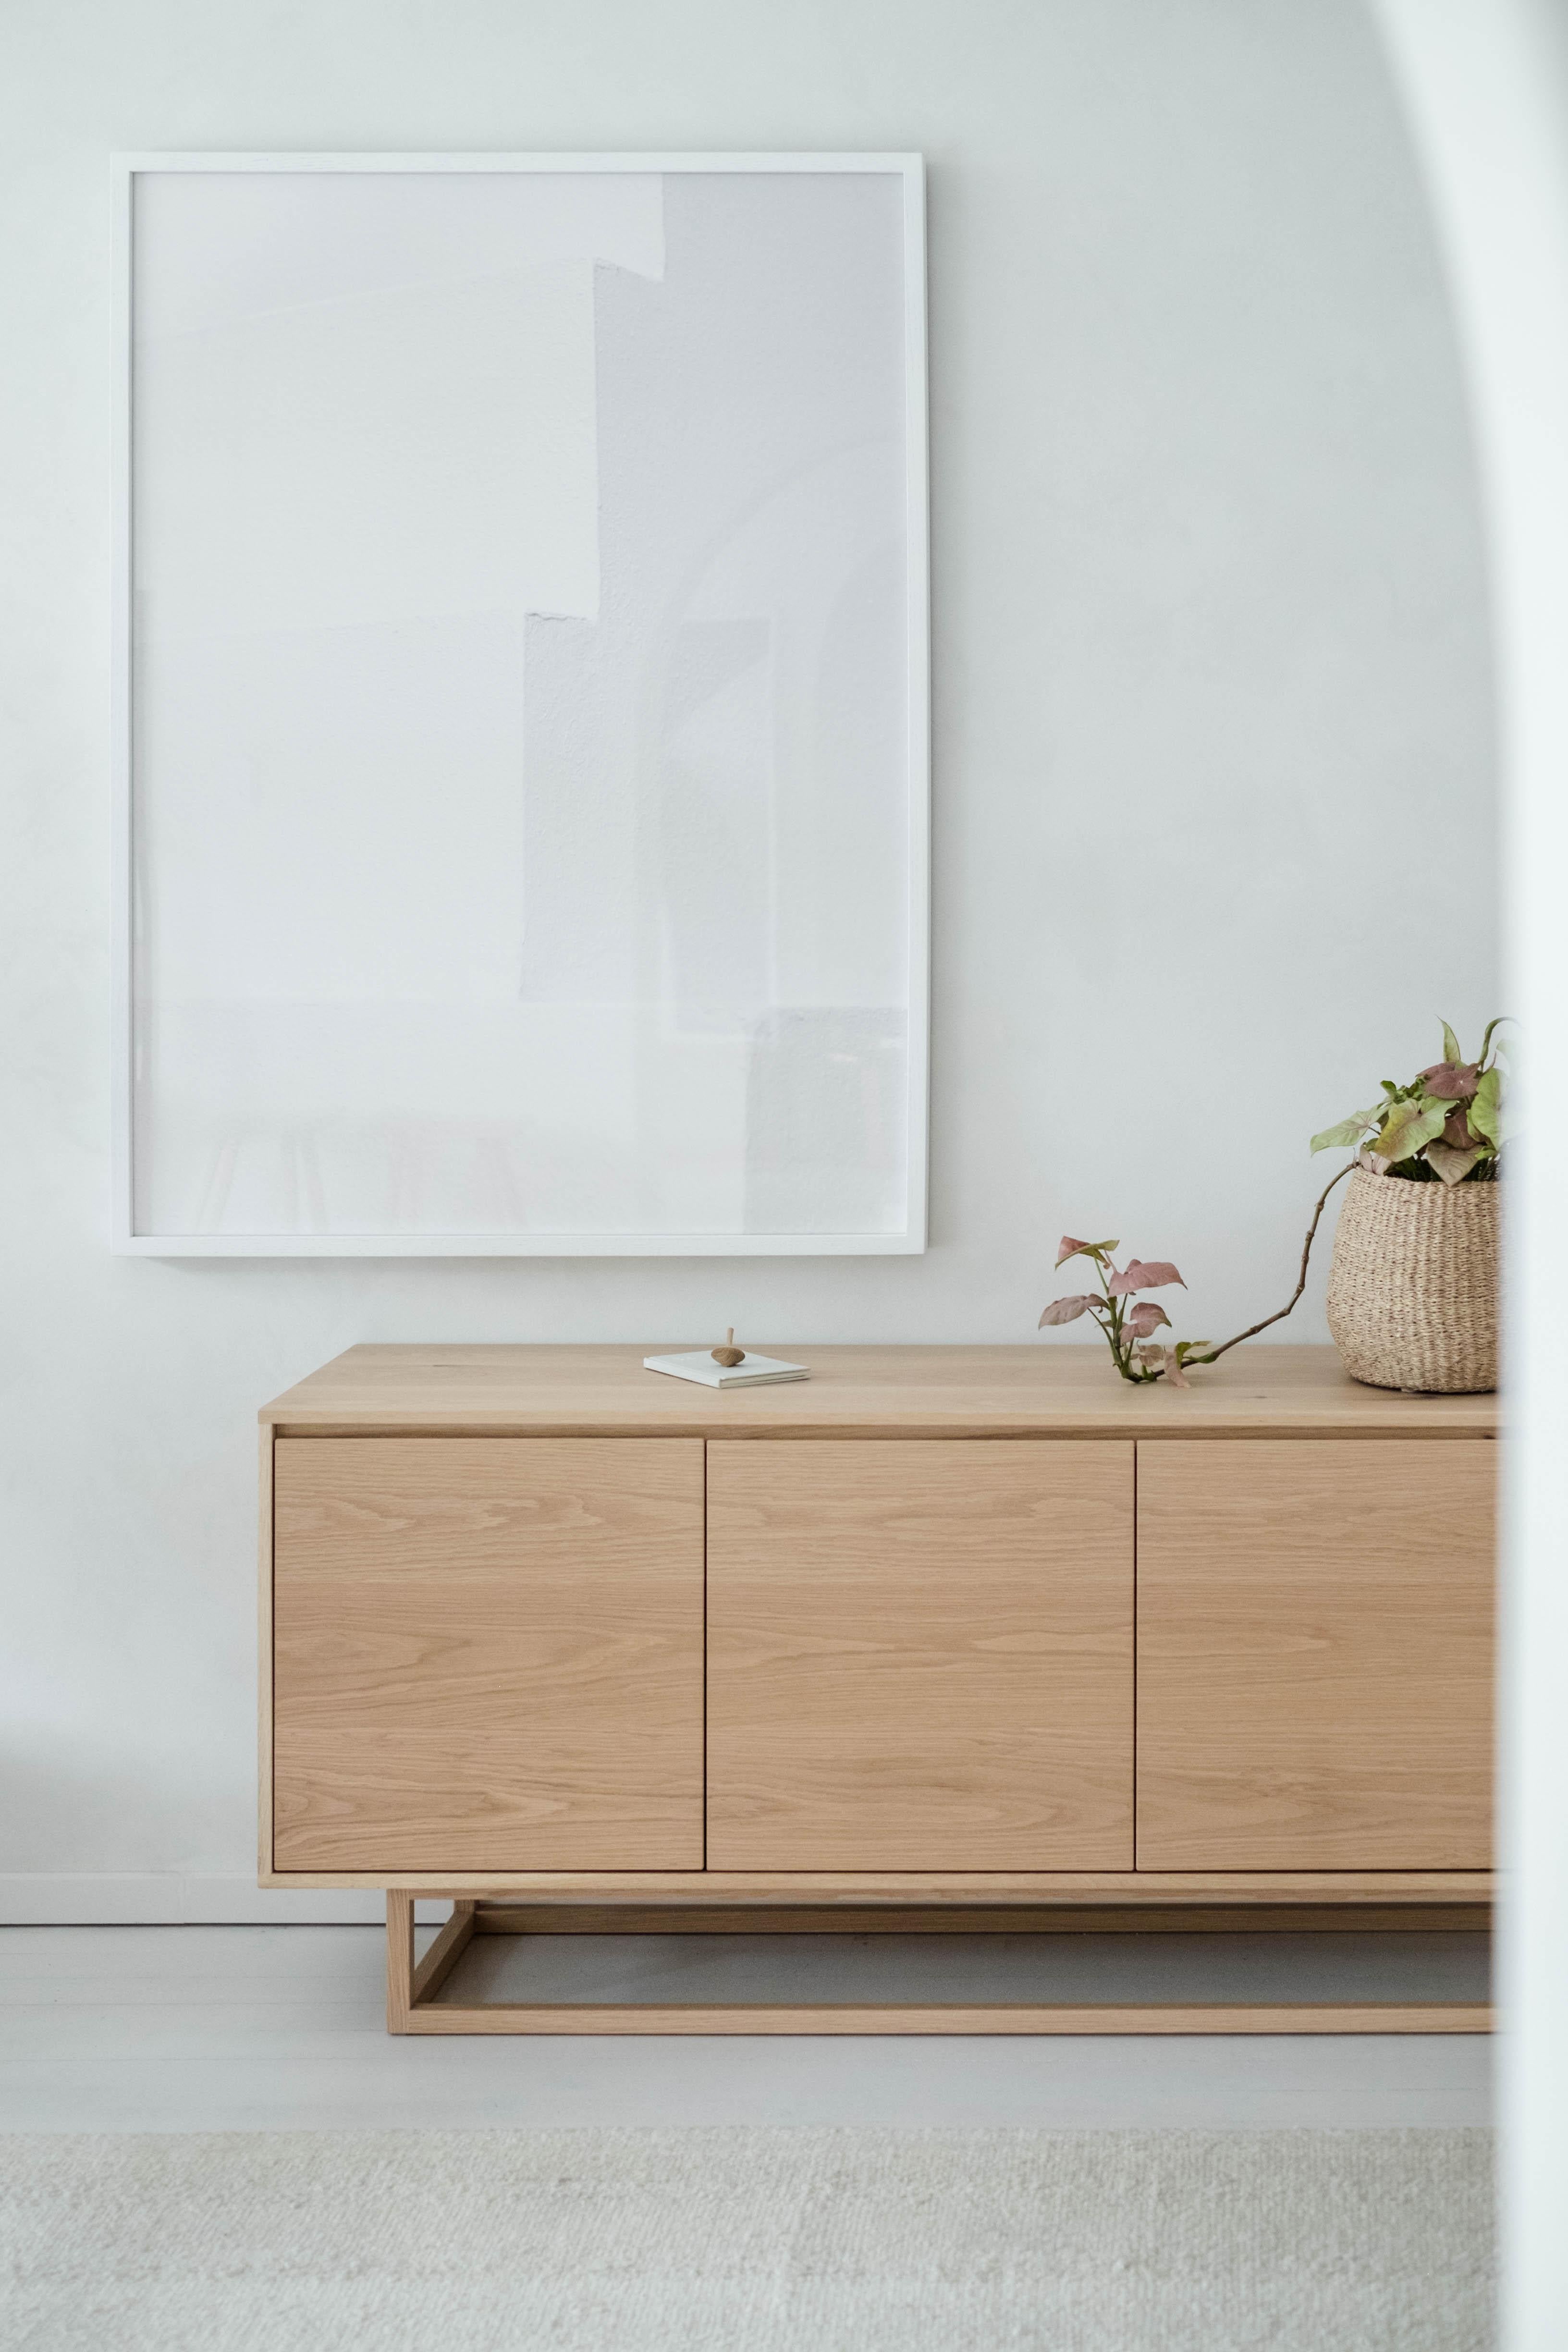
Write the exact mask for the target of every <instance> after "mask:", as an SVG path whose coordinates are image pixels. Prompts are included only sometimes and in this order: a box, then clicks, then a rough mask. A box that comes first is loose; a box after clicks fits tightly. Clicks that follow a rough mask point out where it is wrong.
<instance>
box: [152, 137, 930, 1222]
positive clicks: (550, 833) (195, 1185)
mask: <svg viewBox="0 0 1568 2352" xmlns="http://www.w3.org/2000/svg"><path fill="white" fill-rule="evenodd" d="M116 193H117V223H118V229H117V234H118V242H119V286H120V305H121V310H120V320H119V345H118V348H119V353H120V362H119V364H120V368H121V383H120V395H121V396H120V400H119V404H118V406H119V415H120V423H119V446H118V452H117V469H116V470H117V506H118V539H117V554H116V573H117V582H118V591H117V614H116V631H115V635H116V694H115V703H116V711H115V734H116V761H115V773H116V792H117V824H116V842H117V853H116V854H117V861H118V872H117V877H116V878H117V891H116V899H117V906H118V908H119V921H120V925H121V936H120V939H119V941H118V951H117V956H116V965H117V971H118V975H119V980H118V1004H117V1012H116V1055H115V1060H116V1072H115V1076H116V1101H115V1127H116V1153H115V1158H116V1177H115V1189H116V1199H115V1244H116V1246H117V1247H118V1248H120V1249H122V1250H125V1251H130V1252H139V1253H143V1254H149V1255H163V1256H173V1255H239V1256H254V1255H290V1256H295V1255H297V1256H303V1255H321V1256H342V1255H485V1254H508V1255H600V1254H623V1255H653V1254H662V1255H761V1254H777V1253H784V1252H796V1253H802V1254H816V1255H820V1254H825V1253H845V1254H847V1253H857V1254H860V1253H867V1254H868V1253H879V1252H897V1251H916V1250H920V1249H922V1248H923V1247H924V1245H925V1189H926V1186H925V1169H926V1098H927V1076H926V1071H927V1045H926V1004H927V978H926V971H927V940H928V921H927V865H928V799H929V726H928V685H927V671H928V655H927V644H928V631H927V512H926V423H925V420H926V383H925V303H924V233H923V191H922V174H921V163H920V159H919V158H918V157H913V156H908V155H611V156H602V155H543V156H539V155H145V156H132V157H125V158H121V159H120V161H119V162H118V163H117V166H116Z"/></svg>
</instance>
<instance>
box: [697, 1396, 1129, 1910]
mask: <svg viewBox="0 0 1568 2352" xmlns="http://www.w3.org/2000/svg"><path fill="white" fill-rule="evenodd" d="M708 1860H709V1864H710V1868H711V1869H713V1870H761V1869H771V1870H777V1871H788V1870H812V1869H815V1870H826V1869H846V1870H856V1869H859V1870H868V1871H870V1870H890V1869H891V1870H897V1869H900V1868H901V1869H922V1868H923V1869H927V1870H942V1869H969V1870H984V1869H986V1868H992V1869H1008V1868H1011V1869H1031V1868H1032V1869H1036V1870H1046V1869H1051V1868H1053V1867H1054V1868H1058V1869H1070V1868H1074V1867H1077V1868H1088V1869H1092V1868H1097V1867H1098V1868H1100V1869H1114V1868H1117V1867H1124V1866H1126V1865H1128V1864H1131V1860H1132V1449H1131V1446H1129V1445H1114V1446H1112V1445H1106V1444H1098V1445H1093V1444H1077V1443H1073V1442H1071V1441H1066V1442H1052V1441H1046V1442H1028V1441H1025V1442H1017V1441H1013V1442H1007V1443H1000V1444H998V1443H994V1442H988V1441H986V1440H984V1439H977V1440H972V1441H969V1442H966V1443H960V1444H949V1443H942V1442H931V1441H921V1440H909V1441H905V1442H903V1443H899V1444H889V1443H881V1442H867V1441H863V1440H852V1439H851V1440H846V1439H838V1440H834V1441H831V1442H828V1443H825V1444H811V1443H805V1442H803V1443H802V1444H796V1445H791V1446H787V1447H784V1446H781V1447H773V1446H760V1445H752V1444H710V1447H709V1449H708Z"/></svg>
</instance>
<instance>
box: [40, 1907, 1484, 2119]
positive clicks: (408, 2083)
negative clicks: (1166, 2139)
mask: <svg viewBox="0 0 1568 2352" xmlns="http://www.w3.org/2000/svg"><path fill="white" fill-rule="evenodd" d="M425 1940H426V1931H422V1932H421V1943H422V1944H423V1942H424V1941H425ZM871 1943H874V1944H875V1945H876V1946H877V1947H878V1949H877V1950H875V1951H868V1948H867V1946H868V1944H871ZM384 1949H385V1947H384V1937H383V1936H382V1934H381V1933H380V1932H379V1931H378V1930H376V1929H374V1928H369V1927H8V1928H4V1929H0V2129H6V2130H12V2131H254V2130H284V2129H289V2130H299V2129H307V2130H330V2129H374V2128H375V2127H378V2126H380V2127H387V2128H402V2129H414V2128H419V2127H426V2128H432V2127H439V2128H443V2129H447V2130H452V2129H462V2128H465V2127H478V2126H485V2127H497V2126H562V2125H573V2124H822V2123H827V2124H904V2125H933V2126H934V2125H944V2124H946V2125H966V2126H985V2125H1020V2126H1034V2127H1037V2128H1045V2129H1051V2128H1058V2129H1118V2128H1121V2129H1136V2128H1144V2129H1147V2128H1151V2127H1159V2126H1183V2127H1186V2128H1191V2129H1202V2128H1209V2129H1214V2128H1219V2129H1232V2128H1241V2127H1249V2128H1259V2127H1265V2128H1267V2127H1279V2126H1313V2127H1317V2128H1320V2129H1335V2128H1340V2129H1370V2128H1382V2127H1392V2126H1432V2125H1445V2126H1451V2125H1464V2124H1485V2123H1488V2122H1489V2121H1490V2119H1491V2045H1490V2043H1489V2042H1486V2041H1485V2040H1482V2039H1479V2038H1471V2037H1446V2036H1436V2035H1435V2036H1430V2037H1426V2036H1421V2037H1415V2036H1413V2037H1395V2036H1388V2037H1384V2036H1371V2037H1366V2038H1356V2039H1351V2038H1348V2037H1347V2038H1345V2039H1340V2038H1336V2037H1324V2038H1313V2037H1308V2036H1301V2037H1281V2038H1279V2039H1268V2038H1260V2039H1256V2040H1243V2039H1239V2038H1238V2039H1214V2040H1208V2039H1195V2040H1188V2041H1176V2040H1170V2041H1163V2040H1158V2039H1149V2040H1125V2041H1119V2040H1105V2039H1090V2038H1084V2039H1081V2040H1079V2039H1068V2040H1049V2041H1025V2040H1005V2041H985V2040H973V2041H969V2040H962V2041H961V2040H954V2041H942V2042H938V2041H918V2040H894V2041H873V2040H869V2039H868V2040H865V2041H860V2040H848V2041H834V2042H828V2041H809V2040H808V2041H787V2042H786V2041H780V2042H769V2041H763V2040H737V2041H725V2040H721V2039H718V2038H713V2039H705V2038H704V2039H693V2040H689V2041H680V2042H676V2041H671V2040H647V2041H642V2040H629V2041H626V2040H615V2041H595V2040H590V2039H587V2038H577V2037H566V2036H563V2037H561V2038H559V2039H556V2038H553V2037H552V2038H549V2039H545V2040H539V2041H526V2042H523V2041H517V2042H507V2041H499V2042H498V2041H487V2042H477V2041H460V2042H446V2041H434V2040H432V2041H400V2040H392V2039H389V2038H388V2037H387V2035H386V2034H385V2033H384V2031H383V1965H384ZM473 1965H474V1966H476V1967H482V1968H483V1969H485V1970H486V1971H487V1972H488V1975H489V1979H490V1980H489V1981H488V1982H487V1983H486V1984H485V1986H484V1990H485V1992H487V1993H489V1994H494V1993H496V1992H498V1991H504V1993H505V1994H506V1995H507V1996H508V1997H512V1998H516V1997H518V1995H519V1993H520V1992H521V1991H523V1990H524V1989H525V1988H526V1991H527V1992H528V1993H529V1994H531V1993H533V1992H535V1991H536V1992H537V1993H538V1994H539V1997H541V1998H561V1997H563V1996H564V1997H567V1998H572V1997H593V1998H597V1999H601V2000H604V1999H639V1998H663V1999H672V2000H712V1999H726V1998H728V1999H735V2000H739V1999H746V1998H755V1997H757V1995H758V1993H759V1992H760V1991H762V1990H763V1988H765V1989H766V1992H767V1994H768V1996H769V1997H771V1996H772V1995H773V1992H774V1991H775V1990H776V1992H777V1994H778V1997H780V1998H783V1999H785V2000H790V1999H794V2000H802V1999H812V1998H823V1997H832V1996H834V1995H835V1994H837V1993H838V1992H839V1989H840V1988H841V1987H842V1988H845V1990H846V1992H847V1994H848V1995H849V1996H850V1997H855V1998H868V1997H870V1998H876V1997H878V1995H877V1992H876V1991H875V1990H871V1989H870V1983H869V1976H870V1972H871V1971H873V1970H874V1971H875V1972H876V1983H877V1986H878V1987H879V1988H885V1989H886V1997H888V1998H893V1999H898V1998H903V1999H909V1998H911V1997H921V1998H954V1999H962V1998H965V1997H971V1996H973V1997H976V1998H982V1999H984V1998H998V1997H1004V1996H1005V1993H1006V1992H1007V1991H1008V1990H1011V1988H1012V1987H1013V1986H1014V1985H1015V1984H1016V1983H1017V1982H1018V1981H1019V1980H1020V1978H1021V1976H1022V1975H1024V1974H1026V1975H1027V1976H1028V1978H1029V1981H1030V1982H1031V1983H1032V1984H1035V1985H1040V1984H1042V1983H1044V1982H1048V1983H1049V1984H1050V1985H1051V1986H1053V1987H1055V1988H1058V1992H1057V1997H1059V1998H1062V1999H1069V2000H1070V1999H1082V1998H1085V1997H1086V1993H1085V1990H1083V1988H1084V1987H1085V1986H1086V1985H1087V1986H1089V1987H1090V1988H1091V1989H1092V1990H1091V1994H1090V1996H1089V1997H1099V1998H1105V1999H1114V2000H1137V1999H1140V1998H1143V1999H1151V1998H1165V1999H1170V1998H1173V1997H1178V1996H1177V1995H1176V1994H1175V1992H1174V1990H1173V1989H1174V1988H1175V1987H1176V1986H1177V1985H1178V1984H1179V1987H1180V1994H1179V1997H1184V1998H1191V1999H1208V1998H1213V1999H1220V1998H1230V1999H1252V2000H1268V1999H1295V2000H1353V1999H1357V1998H1377V1999H1391V2000H1392V1999H1399V1998H1409V1999H1440V2000H1469V1999H1475V1998H1479V1997H1480V1996H1481V1993H1482V1990H1483V1987H1484V1978H1485V1968H1486V1955H1485V1946H1484V1940H1483V1939H1482V1938H1480V1937H1473V1936H1447V1935H1425V1934H1420V1935H1401V1936H1399V1937H1362V1936H1354V1935H1332V1936H1310V1937H1305V1936H1304V1937H1295V1936H1291V1937H1280V1936H1274V1937H1257V1938H1249V1937H1205V1938H1188V1937H1171V1936H1162V1937H1114V1938H1099V1937H1096V1938H1088V1937H1063V1938H1061V1939H1059V1942H1058V1943H1056V1944H1052V1943H1051V1941H1050V1939H1040V1942H1039V1944H1038V1945H1037V1946H1036V1947H1035V1948H1034V1949H1033V1950H1032V1951H1030V1952H1027V1953H1026V1952H1024V1951H1021V1950H1020V1949H1019V1948H1017V1945H1016V1942H1015V1939H1011V1938H1002V1939H998V1938H994V1937H983V1938H975V1939H973V1940H971V1939H968V1938H963V1937H942V1938H941V1939H940V1940H936V1939H933V1940H932V1941H931V1942H929V1943H923V1944H921V1945H919V1946H915V1945H911V1944H909V1943H906V1942H905V1940H904V1939H902V1938H889V1937H878V1938H874V1939H861V1938H845V1939H843V1941H842V1943H841V1944H839V1945H838V1946H837V1948H835V1945H834V1943H833V1942H825V1941H824V1940H822V1939H817V1938H798V1939H796V1938H777V1939H769V1938H760V1937H758V1938H753V1937H743V1938H730V1937H725V1938H707V1939H704V1938H699V1937H692V1938H685V1937H648V1938H644V1939H637V1940H633V1939H629V1938H608V1937H605V1938H587V1937H559V1938H556V1937H550V1938H543V1937H542V1938H539V1939H538V1940H537V1944H536V1946H535V1948H532V1949H531V1950H530V1951H528V1952H526V1953H524V1954H521V1955H520V1954H519V1951H518V1949H517V1948H516V1947H515V1946H511V1945H510V1944H509V1945H503V1944H502V1943H501V1940H500V1938H496V1939H494V1941H493V1942H491V1943H489V1945H488V1947H487V1948H485V1949H484V1950H483V1952H482V1953H477V1954H476V1958H475V1960H474V1963H473ZM471 1989H472V1990H475V1991H478V1990H479V1985H478V1984H477V1983H476V1984H475V1985H474V1986H473V1987H472V1988H471ZM1040 1997H1049V1996H1047V1995H1046V1994H1044V1993H1043V1992H1042V1994H1041V1995H1040Z"/></svg>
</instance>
